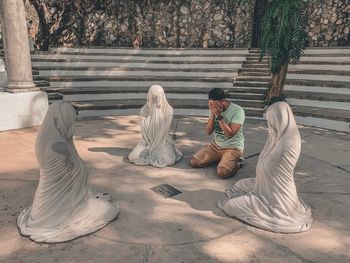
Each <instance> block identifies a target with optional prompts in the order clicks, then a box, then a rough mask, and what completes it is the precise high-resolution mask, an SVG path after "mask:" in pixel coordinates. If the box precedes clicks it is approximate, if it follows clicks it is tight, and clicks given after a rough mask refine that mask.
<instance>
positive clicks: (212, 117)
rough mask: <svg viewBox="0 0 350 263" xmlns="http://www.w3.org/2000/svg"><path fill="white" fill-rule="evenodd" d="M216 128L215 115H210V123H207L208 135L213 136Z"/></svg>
mask: <svg viewBox="0 0 350 263" xmlns="http://www.w3.org/2000/svg"><path fill="white" fill-rule="evenodd" d="M214 127H215V115H214V114H210V117H209V120H208V123H207V127H206V132H207V134H208V135H210V134H212V133H213V131H214Z"/></svg>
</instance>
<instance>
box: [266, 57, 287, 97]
mask: <svg viewBox="0 0 350 263" xmlns="http://www.w3.org/2000/svg"><path fill="white" fill-rule="evenodd" d="M287 70H288V63H285V64H283V65H282V66H281V68H280V70H279V72H278V73H275V74H272V78H271V88H270V92H269V99H271V98H273V97H279V96H281V95H282V93H283V90H284V83H285V82H286V76H287Z"/></svg>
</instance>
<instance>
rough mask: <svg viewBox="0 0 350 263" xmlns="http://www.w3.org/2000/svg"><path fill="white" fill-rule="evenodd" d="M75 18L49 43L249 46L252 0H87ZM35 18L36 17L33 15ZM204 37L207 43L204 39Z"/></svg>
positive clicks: (128, 45) (143, 45) (127, 45)
mask: <svg viewBox="0 0 350 263" xmlns="http://www.w3.org/2000/svg"><path fill="white" fill-rule="evenodd" d="M87 2H88V3H90V5H85V8H84V10H80V17H76V18H75V19H76V21H77V22H76V23H75V24H73V25H72V26H71V27H70V28H69V29H68V30H65V31H64V34H63V36H62V37H60V38H59V39H58V40H57V42H56V43H51V45H62V44H65V45H72V46H74V45H93V46H122V47H131V46H133V45H134V40H135V38H138V39H139V40H140V46H142V47H174V48H176V47H202V46H203V45H204V46H208V47H245V46H248V45H249V42H250V39H251V31H252V29H251V28H250V25H251V24H252V22H251V19H252V16H253V8H252V4H239V5H238V4H236V3H235V2H236V1H234V0H196V1H194V0H158V1H155V0H148V1H143V0H138V1H137V0H133V1H127V0H119V1H118V0H106V1H87ZM32 20H33V21H34V20H35V18H33V19H32ZM203 42H204V43H203Z"/></svg>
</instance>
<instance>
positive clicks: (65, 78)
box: [33, 76, 233, 83]
mask: <svg viewBox="0 0 350 263" xmlns="http://www.w3.org/2000/svg"><path fill="white" fill-rule="evenodd" d="M33 78H34V79H35V80H47V81H50V82H51V83H52V82H57V81H58V82H73V81H74V82H75V81H98V80H100V81H103V80H110V81H111V80H113V81H153V82H154V83H157V82H160V81H174V82H175V81H176V82H178V81H188V82H207V83H216V82H230V83H232V82H233V77H231V78H228V77H227V78H209V77H208V78H207V77H197V78H194V77H186V76H184V77H183V76H178V77H173V76H54V77H49V76H33Z"/></svg>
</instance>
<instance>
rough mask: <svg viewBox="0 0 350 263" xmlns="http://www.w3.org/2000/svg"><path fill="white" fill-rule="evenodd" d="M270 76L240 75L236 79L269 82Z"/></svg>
mask: <svg viewBox="0 0 350 263" xmlns="http://www.w3.org/2000/svg"><path fill="white" fill-rule="evenodd" d="M270 79H271V77H270V76H238V77H235V81H263V82H269V81H270Z"/></svg>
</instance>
